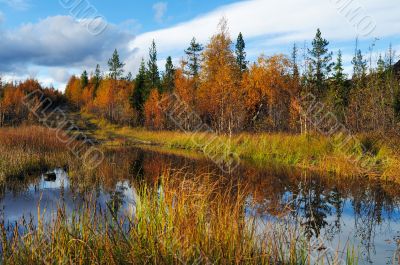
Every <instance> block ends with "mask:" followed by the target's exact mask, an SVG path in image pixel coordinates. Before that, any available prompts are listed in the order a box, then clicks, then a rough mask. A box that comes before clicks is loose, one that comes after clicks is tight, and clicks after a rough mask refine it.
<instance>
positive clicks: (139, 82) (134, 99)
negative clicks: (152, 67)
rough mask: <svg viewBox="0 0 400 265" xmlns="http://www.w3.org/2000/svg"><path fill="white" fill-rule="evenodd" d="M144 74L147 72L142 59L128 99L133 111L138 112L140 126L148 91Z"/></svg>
mask: <svg viewBox="0 0 400 265" xmlns="http://www.w3.org/2000/svg"><path fill="white" fill-rule="evenodd" d="M146 72H147V70H146V66H145V62H144V59H143V58H142V62H141V64H140V68H139V72H138V74H137V76H136V78H135V89H134V91H133V94H132V96H131V98H130V101H131V105H132V107H133V108H134V109H136V111H137V112H138V115H139V123H140V124H143V122H144V120H143V119H144V115H143V106H144V103H145V102H146V100H147V97H148V95H149V89H148V86H147V84H146V79H147V76H146Z"/></svg>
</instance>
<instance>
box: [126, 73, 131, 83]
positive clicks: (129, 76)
mask: <svg viewBox="0 0 400 265" xmlns="http://www.w3.org/2000/svg"><path fill="white" fill-rule="evenodd" d="M125 80H126V81H128V82H131V81H132V72H129V73H128V74H127V75H126V77H125Z"/></svg>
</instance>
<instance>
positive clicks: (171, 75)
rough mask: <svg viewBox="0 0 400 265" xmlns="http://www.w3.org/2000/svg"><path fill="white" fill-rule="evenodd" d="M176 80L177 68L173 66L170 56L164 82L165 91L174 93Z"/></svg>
mask: <svg viewBox="0 0 400 265" xmlns="http://www.w3.org/2000/svg"><path fill="white" fill-rule="evenodd" d="M174 79H175V68H174V65H173V64H172V58H171V56H168V57H167V62H166V64H165V72H164V74H163V80H162V83H163V88H164V91H167V92H172V91H173V90H174V87H175V84H174Z"/></svg>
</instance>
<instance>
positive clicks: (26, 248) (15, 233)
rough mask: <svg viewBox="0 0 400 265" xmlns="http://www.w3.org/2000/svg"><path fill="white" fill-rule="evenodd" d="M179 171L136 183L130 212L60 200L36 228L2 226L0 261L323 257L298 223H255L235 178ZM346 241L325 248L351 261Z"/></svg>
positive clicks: (292, 260)
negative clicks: (227, 180)
mask: <svg viewBox="0 0 400 265" xmlns="http://www.w3.org/2000/svg"><path fill="white" fill-rule="evenodd" d="M176 174H178V173H174V175H169V174H168V173H166V174H165V175H164V176H166V177H164V178H162V181H161V183H162V191H161V192H160V189H159V187H158V186H155V187H151V186H146V185H145V184H142V185H141V186H139V188H138V192H137V193H138V196H137V204H136V207H135V209H134V210H133V211H134V212H135V214H130V215H129V214H125V215H123V216H121V217H118V218H117V217H115V216H116V215H115V214H113V213H112V210H111V209H112V208H113V207H112V206H111V205H110V207H109V209H108V210H106V211H102V212H100V211H98V209H97V210H96V209H95V208H93V205H94V203H87V204H85V205H84V206H83V207H82V208H80V209H79V210H77V211H76V212H74V213H73V214H69V215H67V214H66V212H65V211H64V209H63V208H62V207H61V208H60V209H59V211H58V214H57V217H55V219H54V220H53V222H51V223H48V224H45V223H43V222H41V221H39V225H38V227H37V228H33V227H32V226H31V225H29V224H24V223H21V226H20V227H19V228H20V229H16V228H14V229H13V228H11V229H10V230H8V229H7V228H5V227H4V226H3V228H2V232H3V237H2V249H3V252H2V263H4V264H43V263H44V264H48V263H51V264H65V263H70V264H309V262H310V260H311V262H312V264H323V259H321V260H320V261H321V262H318V263H314V261H315V260H316V259H315V258H316V257H317V255H315V256H314V254H315V253H318V252H317V251H316V250H315V249H316V246H310V244H309V241H308V240H307V239H306V238H304V237H303V236H302V232H301V231H300V230H299V229H295V228H294V227H291V226H290V225H287V224H268V223H267V224H265V225H261V226H260V222H259V221H257V219H254V218H252V217H249V216H247V217H246V216H245V215H244V205H245V200H246V197H245V196H244V193H243V194H242V193H241V189H242V188H241V187H240V186H237V185H236V186H235V185H228V186H227V185H222V183H219V182H218V181H217V182H216V181H211V180H210V179H209V178H208V177H207V176H204V175H203V176H201V177H195V176H184V175H183V176H182V175H176ZM185 177H189V178H187V179H185ZM110 213H111V214H110ZM122 223H125V224H127V223H129V226H122V225H121V224H122ZM21 228H23V229H21ZM21 231H25V232H21ZM7 234H11V235H9V239H6V235H7ZM347 249H349V251H347V253H346V250H347ZM350 249H352V248H350V247H349V248H347V247H345V251H344V252H341V251H339V250H332V252H330V253H329V255H331V257H332V258H337V259H342V260H344V261H346V262H345V263H346V264H355V263H356V261H357V258H356V255H355V253H354V252H353V251H350ZM311 253H313V254H311ZM321 253H322V252H321ZM312 258H314V259H312ZM325 262H326V261H325ZM324 264H327V263H324Z"/></svg>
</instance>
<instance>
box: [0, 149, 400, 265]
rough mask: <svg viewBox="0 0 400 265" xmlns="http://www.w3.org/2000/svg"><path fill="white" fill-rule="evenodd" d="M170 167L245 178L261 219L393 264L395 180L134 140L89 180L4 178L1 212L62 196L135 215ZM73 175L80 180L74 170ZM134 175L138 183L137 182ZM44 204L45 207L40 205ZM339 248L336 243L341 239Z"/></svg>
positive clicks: (398, 211) (27, 209) (32, 209)
mask: <svg viewBox="0 0 400 265" xmlns="http://www.w3.org/2000/svg"><path fill="white" fill-rule="evenodd" d="M166 169H168V170H178V171H180V172H187V173H188V175H190V174H197V175H198V174H202V173H210V172H212V173H214V174H215V176H216V177H221V176H222V177H224V178H226V179H229V180H232V181H238V182H241V183H244V184H245V185H246V187H247V194H248V195H247V196H248V197H247V199H248V201H250V202H251V203H249V205H252V206H251V207H249V208H248V209H246V212H247V213H248V215H251V216H255V217H256V218H257V220H258V221H259V222H261V223H263V222H267V221H271V220H272V221H277V220H281V219H285V220H286V221H289V222H291V223H292V224H293V225H297V226H299V227H301V229H302V231H304V232H305V234H306V236H308V237H309V238H310V239H315V238H320V241H321V240H322V241H323V242H324V244H325V245H326V246H327V247H332V248H333V249H336V248H338V246H341V248H343V246H344V245H345V244H346V243H351V244H354V245H356V246H358V251H359V252H360V253H361V261H360V264H398V262H399V261H397V260H395V262H396V263H394V262H393V261H394V257H395V253H396V250H397V247H398V243H399V242H400V208H399V206H400V186H399V185H397V184H393V183H385V182H381V181H370V180H366V179H354V180H341V179H338V178H335V177H329V176H319V175H318V174H315V173H310V172H299V171H296V170H288V169H281V168H276V167H275V168H274V167H265V168H262V167H256V166H252V165H242V166H240V167H239V168H237V169H235V170H234V171H233V172H231V173H230V174H226V173H224V172H221V171H220V170H219V169H218V167H216V166H215V165H214V164H213V163H212V162H211V161H208V160H206V159H198V158H196V159H194V158H191V157H187V156H181V155H171V154H166V153H161V152H158V151H149V150H143V149H139V148H126V149H118V150H110V151H108V152H107V153H106V160H105V162H104V163H103V165H101V168H100V170H99V171H100V172H101V173H99V176H95V177H96V178H95V179H100V181H98V180H93V181H92V182H90V181H89V183H87V182H88V181H87V180H85V181H82V182H80V181H70V178H69V176H68V174H72V173H71V172H68V170H66V169H55V170H54V171H52V173H54V174H55V175H53V174H50V175H46V174H45V173H46V172H44V173H43V174H42V175H41V176H32V177H29V178H26V179H24V180H14V181H9V182H7V183H6V184H5V185H3V186H2V187H1V189H0V209H1V211H2V212H1V216H2V217H1V218H2V219H3V220H4V222H5V223H6V224H7V223H8V224H13V223H17V222H18V221H19V220H21V218H22V217H23V216H25V217H30V218H32V219H33V220H34V221H36V220H37V214H38V206H39V205H40V207H39V208H40V209H41V214H43V215H44V217H45V218H46V219H47V220H51V218H52V217H54V214H55V212H56V211H55V210H56V209H57V207H58V206H59V205H60V203H61V202H62V203H63V204H64V205H65V206H66V210H67V212H68V211H72V210H73V209H74V208H75V207H76V205H81V204H83V203H84V202H86V201H89V200H90V201H93V200H95V202H96V204H97V205H98V206H99V207H102V208H104V209H106V208H107V207H110V205H112V207H113V208H115V209H117V211H118V212H119V214H125V215H131V216H132V215H133V214H134V210H135V197H136V190H135V185H137V183H138V181H146V182H150V183H151V182H156V181H157V179H158V177H159V176H160V175H161V174H162V172H164V171H165V170H166ZM74 179H78V180H79V176H78V177H77V176H75V177H74ZM135 183H136V184H135ZM44 209H45V212H44V213H43V211H44ZM339 248H340V247H339Z"/></svg>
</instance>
